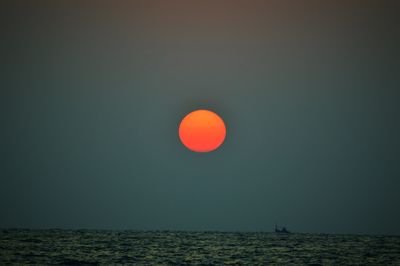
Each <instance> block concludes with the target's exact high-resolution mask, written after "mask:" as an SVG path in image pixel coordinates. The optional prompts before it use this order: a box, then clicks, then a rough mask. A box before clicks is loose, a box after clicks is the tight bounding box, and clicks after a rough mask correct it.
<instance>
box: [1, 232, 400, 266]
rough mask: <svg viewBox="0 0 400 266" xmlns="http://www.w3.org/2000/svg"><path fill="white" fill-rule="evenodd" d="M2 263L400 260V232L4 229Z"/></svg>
mask: <svg viewBox="0 0 400 266" xmlns="http://www.w3.org/2000/svg"><path fill="white" fill-rule="evenodd" d="M0 265H314V266H317V265H400V236H379V235H376V236H372V235H344V234H343V235H340V234H297V233H296V234H294V233H293V234H287V235H285V234H276V233H267V232H215V231H211V232H188V231H132V230H123V231H113V230H61V229H50V230H28V229H2V230H0Z"/></svg>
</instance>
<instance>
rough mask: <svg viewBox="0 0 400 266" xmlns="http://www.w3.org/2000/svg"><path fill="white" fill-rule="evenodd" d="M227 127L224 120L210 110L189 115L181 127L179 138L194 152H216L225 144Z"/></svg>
mask: <svg viewBox="0 0 400 266" xmlns="http://www.w3.org/2000/svg"><path fill="white" fill-rule="evenodd" d="M225 137H226V127H225V123H224V121H223V120H222V118H221V117H220V116H219V115H217V114H216V113H214V112H212V111H209V110H196V111H193V112H191V113H189V114H187V115H186V116H185V117H184V118H183V119H182V122H181V123H180V125H179V138H180V139H181V141H182V143H183V145H185V146H186V147H187V148H188V149H189V150H191V151H194V152H210V151H213V150H216V149H217V148H218V147H219V146H221V144H222V143H223V142H224V140H225Z"/></svg>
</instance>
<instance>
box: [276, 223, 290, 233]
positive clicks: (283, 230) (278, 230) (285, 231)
mask: <svg viewBox="0 0 400 266" xmlns="http://www.w3.org/2000/svg"><path fill="white" fill-rule="evenodd" d="M275 233H277V234H290V231H289V230H287V229H286V227H285V226H283V227H281V228H279V227H278V226H277V225H276V224H275Z"/></svg>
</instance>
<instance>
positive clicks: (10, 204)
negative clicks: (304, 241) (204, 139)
mask: <svg viewBox="0 0 400 266" xmlns="http://www.w3.org/2000/svg"><path fill="white" fill-rule="evenodd" d="M10 2H11V1H10ZM134 2H135V4H132V3H130V4H122V3H114V2H108V3H107V4H100V3H98V2H97V3H93V4H92V5H91V4H89V3H87V4H83V3H80V4H77V3H75V4H71V3H69V1H41V2H40V3H39V2H28V1H26V3H20V4H17V3H14V4H13V6H11V4H8V5H7V4H3V6H2V7H0V10H2V11H0V12H1V13H3V14H1V25H2V26H1V43H0V47H1V55H2V56H1V58H2V60H1V76H0V77H1V79H0V88H1V92H0V93H1V94H0V119H1V131H0V137H1V139H0V160H1V161H0V162H1V163H0V167H1V168H0V216H1V219H0V227H33V228H48V227H61V228H111V229H122V228H127V229H178V230H267V231H270V230H272V229H273V225H274V223H275V222H277V223H278V224H281V225H287V226H288V227H289V228H290V229H292V230H294V231H300V232H331V233H374V234H381V233H384V234H400V227H399V225H400V212H399V209H400V206H399V203H400V193H399V191H400V151H399V149H400V140H399V136H400V124H399V121H400V119H399V115H400V105H399V100H400V97H399V96H400V91H399V89H400V67H399V64H400V63H399V62H400V56H399V49H400V48H399V47H400V41H399V40H400V38H399V27H400V23H399V21H398V20H397V19H396V17H398V8H397V7H396V5H395V2H396V1H393V2H390V1H370V2H369V1H357V2H356V1H342V3H341V4H338V3H337V2H335V3H332V4H328V3H327V2H324V3H322V2H321V3H319V2H318V1H315V2H299V1H296V2H295V3H294V1H287V2H284V1H276V2H272V1H270V2H269V1H182V2H174V1H134ZM278 3H279V4H278ZM390 3H393V4H390ZM114 5H115V6H114ZM199 108H202V109H211V110H213V111H215V112H216V113H218V114H219V115H220V116H221V117H222V118H223V119H224V120H225V122H226V124H227V139H226V141H225V143H224V144H223V146H221V148H220V149H218V150H217V151H215V152H212V153H207V154H198V153H193V152H191V151H189V150H187V149H186V148H185V147H184V146H183V145H182V144H181V143H180V141H179V138H178V131H177V130H178V125H179V122H180V120H181V119H182V118H183V117H184V116H185V115H186V114H187V113H188V112H190V111H192V110H195V109H199Z"/></svg>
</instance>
